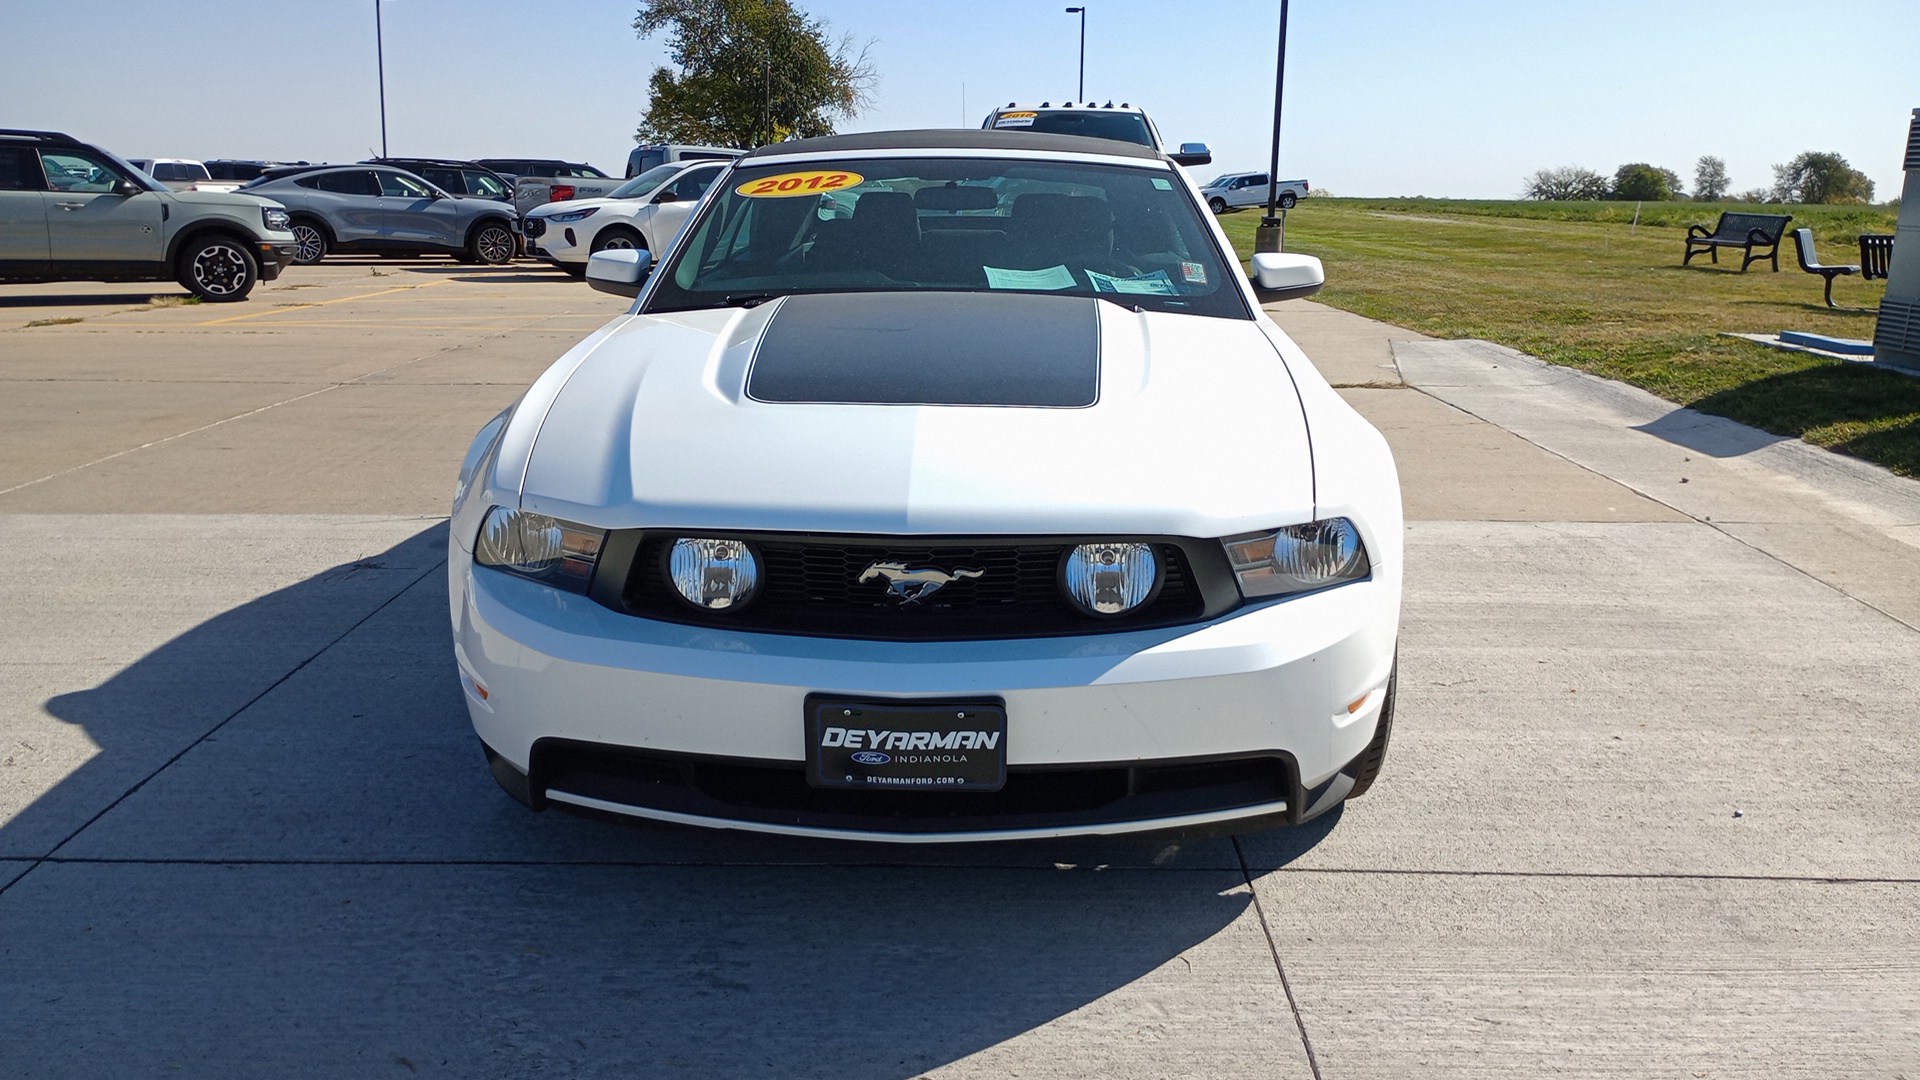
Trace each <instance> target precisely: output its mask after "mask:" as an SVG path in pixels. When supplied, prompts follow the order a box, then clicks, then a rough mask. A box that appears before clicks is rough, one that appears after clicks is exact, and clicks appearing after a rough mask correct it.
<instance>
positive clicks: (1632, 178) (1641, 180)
mask: <svg viewBox="0 0 1920 1080" xmlns="http://www.w3.org/2000/svg"><path fill="white" fill-rule="evenodd" d="M1679 186H1680V178H1679V177H1678V176H1675V175H1674V174H1673V173H1672V172H1671V171H1670V170H1667V169H1660V168H1656V167H1654V166H1652V165H1648V164H1647V163H1646V162H1644V161H1636V162H1633V163H1632V164H1629V165H1622V166H1620V168H1619V170H1618V171H1616V172H1615V173H1614V174H1613V192H1612V194H1613V197H1614V198H1616V199H1626V200H1628V201H1630V202H1666V201H1668V200H1669V199H1672V198H1673V196H1674V194H1675V189H1676V188H1678V187H1679Z"/></svg>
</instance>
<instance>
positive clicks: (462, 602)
mask: <svg viewBox="0 0 1920 1080" xmlns="http://www.w3.org/2000/svg"><path fill="white" fill-rule="evenodd" d="M449 555H450V556H451V560H450V573H451V575H452V581H451V582H450V584H451V586H452V592H453V597H452V600H453V604H454V610H453V612H452V614H453V617H454V623H455V645H454V651H455V655H456V658H457V660H458V662H459V667H460V677H461V682H462V685H463V688H464V690H465V696H466V699H467V706H468V712H469V714H470V716H471V717H472V720H473V724H474V729H475V731H476V732H477V733H478V734H479V736H480V739H481V741H482V743H483V744H485V746H486V747H487V749H488V753H489V756H490V758H491V759H492V764H493V770H494V773H495V775H496V777H498V778H499V779H500V780H501V783H502V785H503V786H504V787H506V788H507V789H508V790H509V791H511V792H513V793H514V794H515V795H516V796H517V797H519V798H521V799H522V801H524V802H526V803H528V805H530V806H533V807H535V808H540V807H542V806H544V805H545V804H546V803H547V802H548V801H553V802H559V803H563V804H567V805H568V806H570V807H573V808H578V809H585V810H589V811H595V812H602V813H614V814H624V815H630V816H636V817H644V818H653V819H657V820H665V821H675V822H682V823H686V824H696V825H710V826H721V827H731V828H744V829H752V830H757V831H765V832H777V833H787V834H795V835H809V836H832V837H847V838H855V839H871V840H892V841H953V840H998V839H1011V838H1020V837H1043V836H1070V835H1092V834H1107V833H1122V832H1135V831H1143V830H1149V829H1165V828H1183V827H1192V826H1218V825H1224V824H1226V823H1230V822H1243V821H1246V820H1249V819H1261V818H1278V819H1282V820H1300V819H1302V818H1304V817H1306V816H1310V815H1311V814H1312V813H1316V812H1318V811H1319V810H1321V809H1324V808H1325V807H1326V806H1328V805H1331V804H1332V802H1337V801H1338V797H1339V796H1340V795H1343V794H1344V792H1345V788H1344V786H1342V783H1341V782H1342V781H1343V780H1344V777H1343V775H1342V773H1341V770H1342V769H1343V768H1344V767H1345V766H1347V765H1348V764H1349V763H1350V762H1352V761H1353V760H1354V759H1355V758H1357V757H1358V756H1360V754H1361V753H1362V752H1363V751H1364V750H1365V748H1366V746H1367V744H1368V743H1369V741H1370V740H1371V739H1372V737H1373V733H1374V728H1375V725H1376V723H1377V721H1378V718H1379V715H1380V710H1381V706H1382V704H1383V701H1384V698H1385V690H1386V684H1387V680H1388V676H1389V674H1390V673H1391V669H1392V664H1393V652H1394V642H1395V638H1396V634H1397V628H1398V622H1399V596H1400V583H1399V578H1398V573H1397V571H1396V570H1393V569H1392V568H1388V567H1379V566H1376V567H1375V575H1374V577H1373V578H1372V579H1370V580H1368V581H1363V582H1356V583H1354V584H1351V585H1346V586H1342V587H1340V588H1336V589H1329V590H1326V591H1323V592H1320V593H1315V594H1311V595H1307V596H1302V597H1298V598H1295V599H1292V600H1288V601H1285V602H1281V603H1268V604H1263V605H1259V606H1254V607H1249V608H1243V609H1241V610H1239V611H1236V612H1234V613H1232V614H1230V615H1227V616H1224V617H1222V618H1219V619H1216V620H1213V621H1211V622H1206V623H1200V624H1194V625H1187V626H1179V627H1171V628H1162V629H1156V630H1142V631H1132V632H1125V633H1115V634H1101V635H1088V636H1079V637H1065V638H1029V639H1020V640H998V641H942V642H888V641H867V640H847V639H824V638H810V637H799V636H789V635H782V634H758V633H741V632H727V631H719V630H715V629H713V628H711V627H696V626H684V625H678V624H672V623H664V622H658V621H655V620H650V619H643V618H636V617H634V616H630V615H626V614H622V613H620V612H616V611H613V610H610V609H608V608H606V607H603V606H601V605H600V604H597V603H594V602H593V601H592V600H589V599H588V598H586V597H584V596H577V595H573V594H569V593H562V592H557V591H555V590H552V589H549V588H547V587H545V586H542V585H539V584H536V583H533V582H528V581H524V580H521V579H518V578H514V577H511V576H509V575H506V574H501V573H497V572H494V571H491V570H486V569H484V568H482V569H474V568H473V567H472V566H471V565H470V561H469V557H468V556H467V554H466V552H465V551H463V550H461V549H460V547H459V546H458V545H457V544H450V545H449ZM815 692H821V693H832V694H834V695H837V696H845V697H854V698H872V699H876V700H887V699H903V698H904V699H914V698H922V699H933V700H939V699H949V700H951V699H954V698H960V697H967V698H977V697H981V696H985V695H991V696H994V697H998V698H1000V699H1001V700H1003V701H1004V702H1005V705H1006V710H1007V716H1008V736H1007V754H1008V758H1007V760H1008V773H1009V779H1008V784H1007V787H1006V788H1005V789H1003V790H1002V791H1001V792H996V793H992V794H985V793H927V792H883V793H878V794H872V795H870V794H867V793H865V792H860V793H857V797H846V796H848V793H844V792H823V791H819V790H817V789H811V788H808V787H806V785H805V781H804V778H803V775H802V762H803V760H804V758H805V736H804V733H803V720H802V718H803V715H804V712H803V710H804V704H805V700H806V697H807V695H808V694H810V693H815ZM1350 705H1351V706H1352V708H1349V706H1350ZM1330 791H1331V792H1332V798H1331V800H1329V798H1328V794H1329V792H1330Z"/></svg>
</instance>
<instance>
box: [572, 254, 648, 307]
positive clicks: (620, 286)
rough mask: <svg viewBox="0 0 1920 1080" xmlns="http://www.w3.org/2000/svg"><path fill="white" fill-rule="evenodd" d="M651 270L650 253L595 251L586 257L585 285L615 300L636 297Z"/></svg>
mask: <svg viewBox="0 0 1920 1080" xmlns="http://www.w3.org/2000/svg"><path fill="white" fill-rule="evenodd" d="M652 269H653V252H651V251H645V250H641V249H637V248H615V249H613V250H611V251H596V252H594V253H593V254H592V255H590V256H588V257H587V284H589V285H591V286H593V287H594V288H596V289H599V290H600V291H601V292H605V293H613V294H614V295H615V296H639V295H640V286H641V284H643V283H644V282H645V281H646V280H647V272H648V271H649V270H652Z"/></svg>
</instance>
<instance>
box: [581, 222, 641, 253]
mask: <svg viewBox="0 0 1920 1080" xmlns="http://www.w3.org/2000/svg"><path fill="white" fill-rule="evenodd" d="M646 246H647V242H646V240H645V239H644V238H642V237H641V235H640V234H639V233H637V232H634V231H633V230H632V229H629V228H627V227H626V226H625V225H609V226H607V227H606V228H604V229H601V230H600V233H599V235H597V236H595V237H594V238H593V248H592V250H593V251H633V250H635V249H637V248H644V247H646Z"/></svg>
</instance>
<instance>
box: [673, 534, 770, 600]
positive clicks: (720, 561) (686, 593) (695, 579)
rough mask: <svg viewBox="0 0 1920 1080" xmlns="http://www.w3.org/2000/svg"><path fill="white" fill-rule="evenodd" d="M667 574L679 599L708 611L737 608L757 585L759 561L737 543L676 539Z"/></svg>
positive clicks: (731, 541) (735, 541) (758, 582)
mask: <svg viewBox="0 0 1920 1080" xmlns="http://www.w3.org/2000/svg"><path fill="white" fill-rule="evenodd" d="M667 572H668V574H669V575H671V576H672V578H673V587H674V588H675V589H676V590H678V591H679V593H680V596H681V598H682V599H684V600H686V602H687V603H689V604H692V605H693V606H695V607H700V608H706V609H708V610H709V611H724V610H726V609H727V608H734V607H739V606H740V605H741V604H744V603H746V602H747V601H748V600H751V599H752V598H753V592H754V589H755V588H756V587H758V585H759V584H760V560H758V559H756V558H754V555H753V549H752V548H749V547H748V546H747V545H746V543H745V542H744V541H740V540H710V539H704V538H699V537H682V538H681V539H679V540H675V541H674V542H673V553H672V555H671V556H670V557H669V558H668V560H667Z"/></svg>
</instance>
